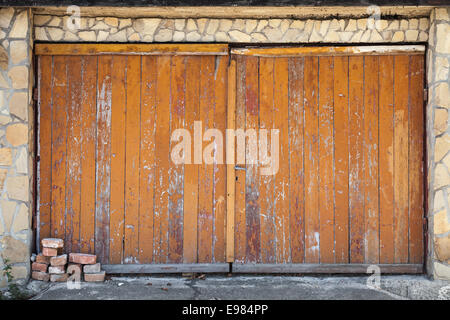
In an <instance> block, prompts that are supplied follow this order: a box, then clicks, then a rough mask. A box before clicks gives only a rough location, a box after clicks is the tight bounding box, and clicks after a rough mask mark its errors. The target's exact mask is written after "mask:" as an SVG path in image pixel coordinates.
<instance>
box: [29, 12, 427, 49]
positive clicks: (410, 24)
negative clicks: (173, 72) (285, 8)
mask: <svg viewBox="0 0 450 320" xmlns="http://www.w3.org/2000/svg"><path fill="white" fill-rule="evenodd" d="M68 21H69V24H68ZM70 21H71V20H69V16H61V17H60V16H49V15H36V16H35V19H34V25H35V27H36V29H35V33H36V40H43V41H60V42H64V41H67V42H77V41H86V42H89V41H107V42H242V43H265V42H266V43H292V42H297V43H320V42H335V43H364V42H378V43H386V42H389V43H390V42H395V43H401V42H426V41H427V40H428V29H429V21H428V18H427V17H424V18H413V19H398V20H385V19H381V20H378V21H374V20H373V19H339V20H338V19H332V20H311V19H309V20H295V19H261V20H255V19H203V18H202V19H158V18H137V19H131V18H128V19H124V18H116V17H98V18H83V17H81V19H80V20H79V24H78V25H77V26H79V28H76V29H74V28H71V26H72V24H70Z"/></svg>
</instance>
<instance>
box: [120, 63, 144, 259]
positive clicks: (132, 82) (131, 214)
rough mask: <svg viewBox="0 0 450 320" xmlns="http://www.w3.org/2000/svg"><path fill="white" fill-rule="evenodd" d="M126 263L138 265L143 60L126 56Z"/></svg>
mask: <svg viewBox="0 0 450 320" xmlns="http://www.w3.org/2000/svg"><path fill="white" fill-rule="evenodd" d="M126 95H127V105H126V113H127V116H126V122H125V132H126V137H125V152H126V156H125V159H126V160H125V247H124V254H123V256H124V262H125V263H139V260H138V257H139V164H140V159H139V154H140V140H141V136H140V115H141V57H140V56H128V57H127V86H126Z"/></svg>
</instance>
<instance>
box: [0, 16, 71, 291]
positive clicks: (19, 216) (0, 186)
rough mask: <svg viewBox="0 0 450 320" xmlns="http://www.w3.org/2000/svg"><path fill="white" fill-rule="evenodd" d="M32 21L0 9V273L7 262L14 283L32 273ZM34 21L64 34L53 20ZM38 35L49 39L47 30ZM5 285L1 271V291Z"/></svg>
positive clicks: (42, 18) (41, 18)
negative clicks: (46, 36)
mask: <svg viewBox="0 0 450 320" xmlns="http://www.w3.org/2000/svg"><path fill="white" fill-rule="evenodd" d="M32 21H33V17H32V14H31V10H30V9H26V8H2V9H0V37H1V38H5V40H4V41H2V42H1V45H0V53H3V54H5V53H6V55H7V59H4V57H3V56H2V55H1V54H0V167H1V168H0V199H1V200H0V243H1V246H0V269H2V268H3V266H4V261H5V259H8V260H9V264H11V265H12V270H13V276H14V280H19V279H23V278H27V277H28V276H29V275H30V270H31V265H30V252H31V250H30V246H31V237H32V233H31V230H30V229H31V201H30V199H31V188H30V181H32V180H31V179H32V177H31V175H30V172H29V170H28V168H29V167H31V166H30V165H29V161H31V157H29V156H28V155H29V151H30V150H33V148H32V145H30V143H29V141H31V140H30V139H32V131H31V129H32V128H31V126H30V125H29V123H31V122H32V121H33V119H30V115H32V112H31V110H32V109H31V108H30V102H31V101H30V100H31V99H30V94H31V88H32V86H33V83H32V81H33V76H32V68H31V59H32V31H33V28H32V25H33V24H32ZM35 22H36V23H37V24H42V25H44V24H45V25H48V27H53V28H54V29H55V30H56V31H54V32H59V33H61V34H62V31H61V30H60V28H59V25H61V24H59V25H58V23H57V20H56V19H52V17H39V18H37V19H36V21H35ZM40 32H41V33H43V34H46V35H50V32H48V30H45V29H44V28H42V30H41V31H40ZM52 39H53V38H52ZM55 39H56V37H55ZM49 40H50V39H49ZM4 285H7V282H6V280H5V277H4V275H3V273H2V272H0V287H1V286H4Z"/></svg>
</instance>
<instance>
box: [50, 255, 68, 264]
mask: <svg viewBox="0 0 450 320" xmlns="http://www.w3.org/2000/svg"><path fill="white" fill-rule="evenodd" d="M66 263H67V254H62V255H60V256H56V257H51V258H50V264H51V265H52V266H64V265H66Z"/></svg>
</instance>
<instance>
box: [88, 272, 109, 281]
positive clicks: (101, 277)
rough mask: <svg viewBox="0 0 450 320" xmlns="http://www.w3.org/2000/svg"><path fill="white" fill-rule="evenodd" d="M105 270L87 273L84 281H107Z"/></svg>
mask: <svg viewBox="0 0 450 320" xmlns="http://www.w3.org/2000/svg"><path fill="white" fill-rule="evenodd" d="M105 275H106V273H105V271H102V272H99V273H85V274H84V281H86V282H103V281H105Z"/></svg>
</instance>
